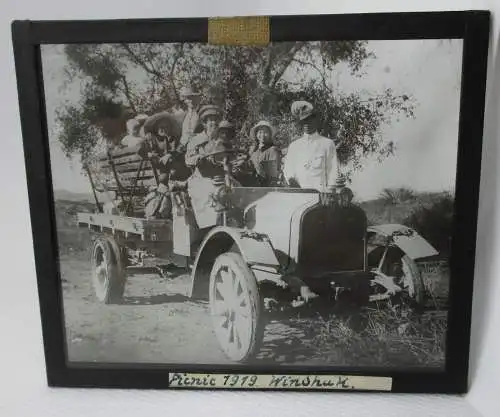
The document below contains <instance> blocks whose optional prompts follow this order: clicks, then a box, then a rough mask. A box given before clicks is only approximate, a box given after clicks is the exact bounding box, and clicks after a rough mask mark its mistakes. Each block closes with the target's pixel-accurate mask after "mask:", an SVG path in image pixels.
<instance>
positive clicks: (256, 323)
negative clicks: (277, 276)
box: [209, 252, 264, 362]
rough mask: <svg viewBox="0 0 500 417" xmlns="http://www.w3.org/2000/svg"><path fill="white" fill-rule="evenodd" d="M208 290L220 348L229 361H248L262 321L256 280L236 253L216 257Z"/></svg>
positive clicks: (256, 345) (260, 334) (254, 350)
mask: <svg viewBox="0 0 500 417" xmlns="http://www.w3.org/2000/svg"><path fill="white" fill-rule="evenodd" d="M209 291H210V293H209V294H210V312H211V316H212V321H213V326H214V330H215V334H216V336H217V339H218V341H219V344H220V346H221V348H222V350H223V351H224V353H225V354H226V356H227V357H228V358H229V359H231V360H233V361H236V362H245V361H248V360H249V359H250V358H252V357H253V356H254V355H255V354H256V353H257V352H258V349H259V346H260V344H261V342H262V337H263V333H264V323H263V320H262V317H261V314H262V308H261V298H260V295H259V290H258V286H257V280H256V279H255V275H254V274H253V272H252V271H251V270H250V269H249V268H248V266H247V264H246V262H245V260H244V259H243V257H242V256H241V255H240V254H238V253H232V252H228V253H224V254H222V255H220V256H218V257H217V259H216V260H215V263H214V266H213V268H212V272H211V274H210V290H209Z"/></svg>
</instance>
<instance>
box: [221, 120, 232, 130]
mask: <svg viewBox="0 0 500 417" xmlns="http://www.w3.org/2000/svg"><path fill="white" fill-rule="evenodd" d="M217 128H218V129H231V130H232V129H234V125H233V124H232V123H231V122H229V121H227V120H222V121H221V122H220V123H219V126H217Z"/></svg>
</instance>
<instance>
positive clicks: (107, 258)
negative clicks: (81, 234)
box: [92, 237, 125, 304]
mask: <svg viewBox="0 0 500 417" xmlns="http://www.w3.org/2000/svg"><path fill="white" fill-rule="evenodd" d="M92 284H93V286H94V292H95V295H96V297H97V299H98V300H99V301H101V302H103V303H105V304H115V303H119V302H120V301H121V300H122V298H123V293H124V290H125V273H124V271H123V267H122V264H121V256H120V248H119V246H118V244H117V243H116V241H115V240H114V239H113V238H110V237H99V238H97V239H96V240H95V242H94V246H93V248H92Z"/></svg>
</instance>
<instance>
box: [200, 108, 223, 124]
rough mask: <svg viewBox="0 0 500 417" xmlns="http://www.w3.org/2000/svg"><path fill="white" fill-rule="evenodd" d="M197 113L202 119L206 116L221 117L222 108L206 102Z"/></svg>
mask: <svg viewBox="0 0 500 417" xmlns="http://www.w3.org/2000/svg"><path fill="white" fill-rule="evenodd" d="M198 114H199V117H200V120H202V121H203V120H204V119H205V118H206V117H207V116H219V117H221V116H222V110H221V109H220V108H219V107H217V106H215V105H213V104H207V105H205V106H203V107H202V108H201V109H200V110H199V112H198Z"/></svg>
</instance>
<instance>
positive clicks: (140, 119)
mask: <svg viewBox="0 0 500 417" xmlns="http://www.w3.org/2000/svg"><path fill="white" fill-rule="evenodd" d="M148 117H149V116H148V115H147V114H144V113H141V114H138V115H137V116H135V117H134V119H135V120H137V121H138V122H139V124H140V125H141V126H142V125H143V124H144V123H145V122H146V120H148Z"/></svg>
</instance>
